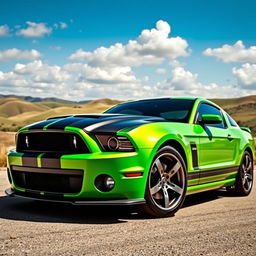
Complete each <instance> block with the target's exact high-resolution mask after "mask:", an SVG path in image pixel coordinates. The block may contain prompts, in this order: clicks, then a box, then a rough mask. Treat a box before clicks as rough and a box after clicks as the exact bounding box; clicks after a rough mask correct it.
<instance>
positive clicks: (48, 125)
mask: <svg viewBox="0 0 256 256" xmlns="http://www.w3.org/2000/svg"><path fill="white" fill-rule="evenodd" d="M152 122H166V120H165V119H164V118H161V117H150V116H133V115H120V114H88V115H72V116H68V117H56V118H51V119H48V120H45V121H42V122H39V123H35V124H32V125H30V126H28V127H27V128H28V129H29V130H34V129H43V128H45V129H47V130H52V129H54V130H56V129H63V130H64V129H65V127H67V126H71V127H76V128H80V129H84V130H85V131H86V132H88V133H116V132H118V131H120V130H122V129H126V128H131V127H137V126H140V125H143V124H147V123H152Z"/></svg>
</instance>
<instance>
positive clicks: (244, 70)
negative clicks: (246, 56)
mask: <svg viewBox="0 0 256 256" xmlns="http://www.w3.org/2000/svg"><path fill="white" fill-rule="evenodd" d="M232 72H233V74H234V76H235V77H236V78H237V81H238V84H239V85H240V86H242V87H245V88H251V89H254V90H255V92H256V64H249V63H246V64H243V65H242V67H241V68H236V67H234V68H233V69H232Z"/></svg>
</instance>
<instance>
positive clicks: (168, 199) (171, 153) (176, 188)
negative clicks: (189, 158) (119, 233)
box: [141, 146, 187, 217]
mask: <svg viewBox="0 0 256 256" xmlns="http://www.w3.org/2000/svg"><path fill="white" fill-rule="evenodd" d="M186 189H187V172H186V165H185V163H184V160H183V158H182V156H181V155H180V153H179V152H178V151H177V150H176V149H174V148H173V147H170V146H165V147H163V148H161V149H160V150H159V151H158V152H157V154H156V156H155V158H154V160H153V162H152V164H151V168H150V171H149V175H148V181H147V187H146V191H145V199H146V205H144V206H142V207H141V209H142V210H143V212H144V213H146V214H149V215H151V216H154V217H169V216H173V215H174V213H175V212H176V211H178V210H179V208H180V207H181V206H182V203H183V201H184V199H185V195H186Z"/></svg>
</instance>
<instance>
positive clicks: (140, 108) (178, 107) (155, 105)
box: [105, 99, 194, 123]
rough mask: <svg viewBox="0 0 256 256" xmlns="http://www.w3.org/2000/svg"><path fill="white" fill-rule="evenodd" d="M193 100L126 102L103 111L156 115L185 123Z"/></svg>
mask: <svg viewBox="0 0 256 256" xmlns="http://www.w3.org/2000/svg"><path fill="white" fill-rule="evenodd" d="M193 103H194V101H193V100H185V99H154V100H140V101H134V102H127V103H123V104H120V105H117V106H115V107H113V108H111V109H109V110H107V111H106V112H105V113H115V114H126V115H140V116H157V117H162V118H164V119H166V120H168V121H173V122H183V123H187V122H188V119H189V115H190V111H191V109H192V106H193Z"/></svg>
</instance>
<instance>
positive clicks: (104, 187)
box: [94, 174, 115, 192]
mask: <svg viewBox="0 0 256 256" xmlns="http://www.w3.org/2000/svg"><path fill="white" fill-rule="evenodd" d="M94 184H95V187H96V188H97V189H98V190H100V191H102V192H108V191H110V190H112V189H113V188H114V186H115V181H114V179H113V178H112V177H110V176H109V175H106V174H101V175H99V176H98V177H97V178H96V179H95V182H94Z"/></svg>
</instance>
